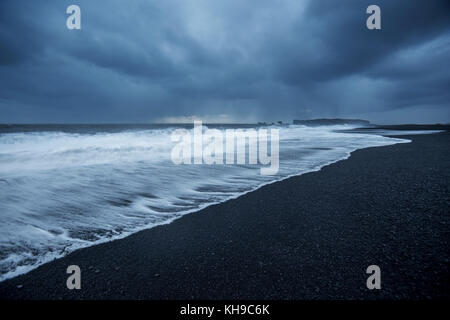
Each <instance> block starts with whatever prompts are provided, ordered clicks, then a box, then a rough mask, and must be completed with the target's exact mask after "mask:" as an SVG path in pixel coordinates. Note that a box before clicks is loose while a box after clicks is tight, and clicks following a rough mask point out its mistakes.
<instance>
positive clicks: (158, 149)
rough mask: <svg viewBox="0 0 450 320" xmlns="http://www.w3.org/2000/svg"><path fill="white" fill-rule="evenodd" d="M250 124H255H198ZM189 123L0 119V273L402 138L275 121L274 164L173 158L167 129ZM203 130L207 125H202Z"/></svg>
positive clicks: (32, 265) (17, 270) (0, 275)
mask: <svg viewBox="0 0 450 320" xmlns="http://www.w3.org/2000/svg"><path fill="white" fill-rule="evenodd" d="M207 127H208V128H215V129H218V130H220V132H224V130H226V129H236V128H240V129H254V128H256V126H254V125H207ZM180 128H184V129H187V130H190V131H189V132H190V133H192V124H190V125H166V124H164V125H155V124H154V125H0V280H4V279H6V278H8V277H11V276H14V275H17V274H20V273H24V272H27V271H29V270H31V269H32V268H35V267H36V266H38V265H40V264H42V263H44V262H46V261H49V260H50V259H53V258H54V257H60V256H63V255H65V254H67V253H69V252H71V251H73V250H75V249H77V248H81V247H86V246H91V245H93V244H97V243H100V242H104V241H109V240H111V239H116V238H120V237H124V236H126V235H128V234H130V233H133V232H136V231H138V230H142V229H144V228H150V227H152V226H156V225H159V224H163V223H169V222H171V221H173V220H174V219H176V218H178V217H180V216H182V215H184V214H187V213H189V212H193V211H196V210H199V209H201V208H203V207H205V206H208V205H210V204H213V203H218V202H221V201H225V200H227V199H230V198H233V197H237V196H239V195H241V194H243V193H245V192H248V191H251V190H254V189H256V188H258V187H260V186H262V185H264V184H267V183H271V182H274V181H277V180H281V179H284V178H287V177H289V176H293V175H299V174H302V173H305V172H310V171H314V170H318V169H320V168H321V167H323V166H324V165H327V164H329V163H332V162H335V161H338V160H341V159H345V158H347V157H348V156H349V155H350V153H351V152H352V151H354V150H356V149H359V148H365V147H370V146H383V145H389V144H395V143H400V142H407V140H401V139H392V138H387V137H382V136H379V135H374V134H361V133H351V132H342V131H340V130H346V129H349V127H346V126H326V127H325V126H323V127H314V128H311V127H304V126H279V127H268V128H267V129H278V130H279V137H280V140H279V149H280V156H279V160H280V164H279V170H278V172H277V173H276V174H275V175H270V176H264V175H261V174H260V173H261V172H260V167H261V166H260V165H259V164H257V165H248V164H240V165H237V164H233V165H231V164H230V165H225V164H216V165H206V164H201V165H188V164H184V165H175V164H174V163H173V162H172V160H171V152H172V150H173V148H174V145H175V144H174V142H172V140H171V134H172V133H173V132H174V130H176V129H180ZM204 130H206V127H205V128H204Z"/></svg>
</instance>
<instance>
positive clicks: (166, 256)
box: [0, 133, 450, 299]
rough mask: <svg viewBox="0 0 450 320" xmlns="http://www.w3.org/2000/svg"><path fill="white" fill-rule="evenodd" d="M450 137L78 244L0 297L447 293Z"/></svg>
mask: <svg viewBox="0 0 450 320" xmlns="http://www.w3.org/2000/svg"><path fill="white" fill-rule="evenodd" d="M449 137H450V135H449V134H448V133H441V134H433V135H419V136H406V137H405V138H407V139H410V140H412V143H408V144H395V145H392V146H383V147H374V148H366V149H360V150H357V151H355V152H353V153H352V154H351V157H350V158H347V159H346V160H345V161H338V162H335V163H333V164H331V165H328V166H325V167H323V168H322V169H321V170H319V171H315V172H310V173H306V174H303V175H300V176H294V177H291V178H288V179H285V180H282V181H278V182H275V183H271V184H268V185H265V186H263V187H261V188H259V189H257V190H255V191H252V192H249V193H246V194H244V195H241V196H239V197H238V198H235V199H231V200H228V201H226V202H223V203H220V204H217V205H212V206H209V207H207V208H204V209H202V210H200V211H197V212H194V213H191V214H188V215H185V216H183V217H181V218H179V219H177V220H175V221H173V222H172V223H170V224H166V225H160V226H157V227H154V228H151V229H148V230H143V231H140V232H138V233H135V234H132V235H129V236H127V237H125V238H123V239H119V240H115V241H112V242H106V243H103V244H99V245H96V246H92V247H87V248H83V249H79V250H77V251H74V252H73V253H71V254H69V255H67V256H65V257H63V258H61V259H58V260H55V261H52V262H50V263H47V264H44V265H42V266H40V267H38V268H37V269H34V270H32V271H30V272H29V273H27V274H24V275H20V276H18V277H15V278H12V279H9V280H5V281H3V282H2V283H0V298H1V299H22V298H24V299H360V298H369V299H390V298H393V299H421V298H428V297H432V298H436V297H437V298H443V297H447V298H448V296H449V293H448V289H447V288H448V282H447V281H448V271H449V263H448V259H449V253H448V249H447V248H448V232H449V231H448V222H449V221H448V220H449V218H448V216H447V214H448V212H447V211H448V203H449V199H448V190H449V182H448V181H450V176H449V174H450V173H449V172H448V170H447V172H446V170H445V169H448V165H447V163H450V162H449V161H450V154H449V145H450V143H449V141H450V138H449ZM396 138H400V136H396ZM426 151H428V152H426ZM417 179H419V180H422V181H418V182H417V185H416V184H415V182H416V180H417ZM419 182H421V183H419ZM430 190H431V191H430ZM71 264H76V265H79V266H80V268H81V270H82V289H81V290H72V291H70V290H68V289H67V288H66V285H65V284H66V279H67V276H68V275H67V274H66V268H67V266H68V265H71ZM371 264H378V265H380V267H381V270H382V279H383V280H382V281H383V289H382V290H379V291H375V292H374V291H369V290H367V289H366V288H365V279H366V277H367V275H366V274H365V268H367V266H369V265H371Z"/></svg>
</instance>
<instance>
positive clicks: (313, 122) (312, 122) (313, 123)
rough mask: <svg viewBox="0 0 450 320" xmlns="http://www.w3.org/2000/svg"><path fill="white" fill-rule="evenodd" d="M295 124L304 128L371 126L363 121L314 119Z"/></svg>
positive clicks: (297, 121)
mask: <svg viewBox="0 0 450 320" xmlns="http://www.w3.org/2000/svg"><path fill="white" fill-rule="evenodd" d="M294 124H300V125H304V126H331V125H338V124H353V125H358V126H367V125H369V124H370V122H369V121H367V120H361V119H312V120H294Z"/></svg>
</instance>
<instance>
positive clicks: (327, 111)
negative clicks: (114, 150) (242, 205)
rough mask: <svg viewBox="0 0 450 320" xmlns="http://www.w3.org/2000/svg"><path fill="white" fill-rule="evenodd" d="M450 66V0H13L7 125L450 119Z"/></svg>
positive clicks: (7, 24) (1, 10)
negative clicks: (376, 21) (376, 10)
mask: <svg viewBox="0 0 450 320" xmlns="http://www.w3.org/2000/svg"><path fill="white" fill-rule="evenodd" d="M71 4H77V5H79V6H80V8H81V27H82V29H81V30H68V29H67V27H66V18H67V17H68V15H67V14H66V8H67V6H68V5H71ZM370 4H377V5H379V6H380V8H381V16H382V17H381V27H382V29H381V30H368V29H367V28H366V19H367V17H368V15H367V14H366V8H367V6H368V5H370ZM449 66H450V1H448V0H442V1H438V0H429V1H424V0H404V1H402V0H384V1H383V0H370V1H365V0H354V1H353V0H341V1H337V0H324V1H321V0H313V1H308V0H305V1H303V0H132V1H125V0H96V1H92V0H84V1H81V0H71V1H66V0H54V1H53V0H52V1H49V0H33V1H29V0H1V1H0V122H3V123H5V122H6V123H36V122H39V123H51V122H53V123H54V122H57V123H66V122H70V123H82V122H87V123H106V122H113V123H119V122H127V123H133V122H161V121H180V120H184V119H190V118H192V117H199V118H203V119H204V120H205V121H214V120H216V121H221V122H232V121H237V122H255V121H275V120H284V121H291V120H292V119H308V118H318V117H353V118H364V119H369V120H371V121H373V122H376V123H406V122H409V123H411V122H421V123H424V122H450V67H449Z"/></svg>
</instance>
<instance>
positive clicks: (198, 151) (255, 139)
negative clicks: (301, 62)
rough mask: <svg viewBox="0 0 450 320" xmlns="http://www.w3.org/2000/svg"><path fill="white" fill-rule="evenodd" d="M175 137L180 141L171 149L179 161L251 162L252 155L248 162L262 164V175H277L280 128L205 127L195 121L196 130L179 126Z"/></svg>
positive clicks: (199, 162)
mask: <svg viewBox="0 0 450 320" xmlns="http://www.w3.org/2000/svg"><path fill="white" fill-rule="evenodd" d="M171 140H172V142H176V143H177V144H176V145H175V146H174V147H173V149H172V152H171V158H172V162H173V163H174V164H176V165H180V164H208V165H213V164H247V161H246V160H247V158H248V164H260V165H261V168H260V174H261V175H275V174H277V172H278V169H279V164H280V160H279V149H280V147H279V140H280V133H279V129H276V128H271V129H270V134H269V130H267V129H265V128H260V129H258V130H256V129H254V128H249V129H246V130H243V129H226V130H218V129H209V128H207V129H206V130H204V127H203V125H202V121H194V129H193V130H191V131H189V130H186V129H176V130H174V131H173V132H172V134H171ZM247 142H248V143H247ZM224 145H225V146H224ZM247 146H248V148H247ZM269 147H270V148H269ZM269 149H270V152H269ZM247 150H248V153H247V152H246V151H247ZM224 153H225V156H224Z"/></svg>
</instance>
